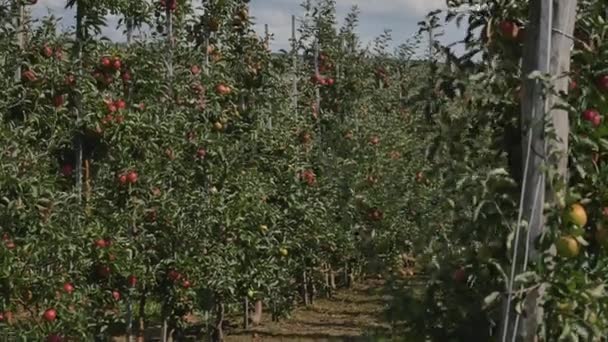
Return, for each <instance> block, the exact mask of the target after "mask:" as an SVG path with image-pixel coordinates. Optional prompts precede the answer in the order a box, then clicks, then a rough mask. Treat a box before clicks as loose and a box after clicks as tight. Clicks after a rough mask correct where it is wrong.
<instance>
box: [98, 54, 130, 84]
mask: <svg viewBox="0 0 608 342" xmlns="http://www.w3.org/2000/svg"><path fill="white" fill-rule="evenodd" d="M116 72H120V77H121V79H122V81H123V83H125V84H126V83H128V82H130V81H131V73H130V72H129V71H128V70H126V69H125V68H124V66H123V63H122V61H121V59H120V58H119V57H116V56H114V57H108V56H104V57H101V59H100V61H99V66H97V68H95V70H94V71H93V77H94V78H95V79H96V80H97V82H99V83H100V84H103V85H105V86H109V85H110V84H112V82H114V75H115V74H116Z"/></svg>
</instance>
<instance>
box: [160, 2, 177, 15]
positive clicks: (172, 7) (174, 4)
mask: <svg viewBox="0 0 608 342" xmlns="http://www.w3.org/2000/svg"><path fill="white" fill-rule="evenodd" d="M167 1H168V3H169V9H170V10H171V12H173V11H175V10H176V9H177V0H160V7H162V8H166V6H167Z"/></svg>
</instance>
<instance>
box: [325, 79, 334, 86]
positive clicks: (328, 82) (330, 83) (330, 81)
mask: <svg viewBox="0 0 608 342" xmlns="http://www.w3.org/2000/svg"><path fill="white" fill-rule="evenodd" d="M335 82H336V81H334V79H333V78H328V79H327V85H328V86H333V85H334V83H335Z"/></svg>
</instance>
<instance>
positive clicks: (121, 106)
mask: <svg viewBox="0 0 608 342" xmlns="http://www.w3.org/2000/svg"><path fill="white" fill-rule="evenodd" d="M114 105H115V106H116V108H118V109H125V108H127V103H126V102H125V100H123V99H119V100H117V101H116V102H114Z"/></svg>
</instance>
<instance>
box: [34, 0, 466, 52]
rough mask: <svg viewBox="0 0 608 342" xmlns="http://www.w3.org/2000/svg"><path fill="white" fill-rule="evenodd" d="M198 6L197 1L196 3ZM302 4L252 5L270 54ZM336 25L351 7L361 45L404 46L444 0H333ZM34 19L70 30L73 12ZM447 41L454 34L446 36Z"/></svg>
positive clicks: (43, 1)
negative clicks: (389, 34) (385, 40)
mask: <svg viewBox="0 0 608 342" xmlns="http://www.w3.org/2000/svg"><path fill="white" fill-rule="evenodd" d="M196 1H197V2H198V1H199V0H196ZM301 3H302V0H257V1H251V4H250V6H251V14H252V15H253V16H254V17H255V23H256V25H255V29H256V31H257V32H258V34H260V35H264V25H265V24H267V25H268V28H269V31H270V33H271V34H272V35H273V40H272V41H271V48H272V49H273V50H279V49H289V39H290V37H291V16H292V15H296V16H300V15H302V14H303V9H302V7H301V6H300V4H301ZM336 4H337V16H338V22H339V23H341V22H342V20H343V18H344V16H345V15H346V13H347V12H348V11H349V10H350V8H351V7H352V6H354V5H356V6H358V7H359V9H360V12H361V15H360V26H359V29H358V33H359V35H360V36H361V39H362V40H363V41H364V42H369V41H371V40H372V39H374V38H375V37H376V36H378V35H379V34H381V33H382V32H383V30H384V29H391V30H392V31H393V37H394V42H393V43H394V44H393V45H395V46H396V45H398V44H400V43H403V42H404V41H405V40H407V39H408V38H409V37H411V36H412V34H414V33H415V32H416V31H417V26H416V23H417V22H418V21H420V20H421V19H422V18H423V17H424V15H425V14H426V13H428V12H429V11H431V10H434V9H437V8H444V7H445V0H373V1H372V0H336ZM30 8H31V10H32V15H33V17H34V18H41V17H43V16H45V15H48V14H53V15H55V16H56V17H61V18H62V20H61V25H60V28H61V29H62V30H73V29H74V28H73V26H74V11H73V10H72V9H65V1H64V0H39V1H38V4H37V5H36V6H31V7H30ZM106 20H107V21H106V22H107V26H106V27H104V28H103V30H102V32H103V33H102V34H103V35H104V36H106V37H108V38H110V39H112V40H115V41H124V40H125V37H124V35H123V33H122V32H121V31H122V29H120V30H117V29H116V24H117V20H118V17H116V16H109V17H108V18H106ZM447 33H448V36H449V37H450V38H452V37H454V34H450V32H447Z"/></svg>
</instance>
